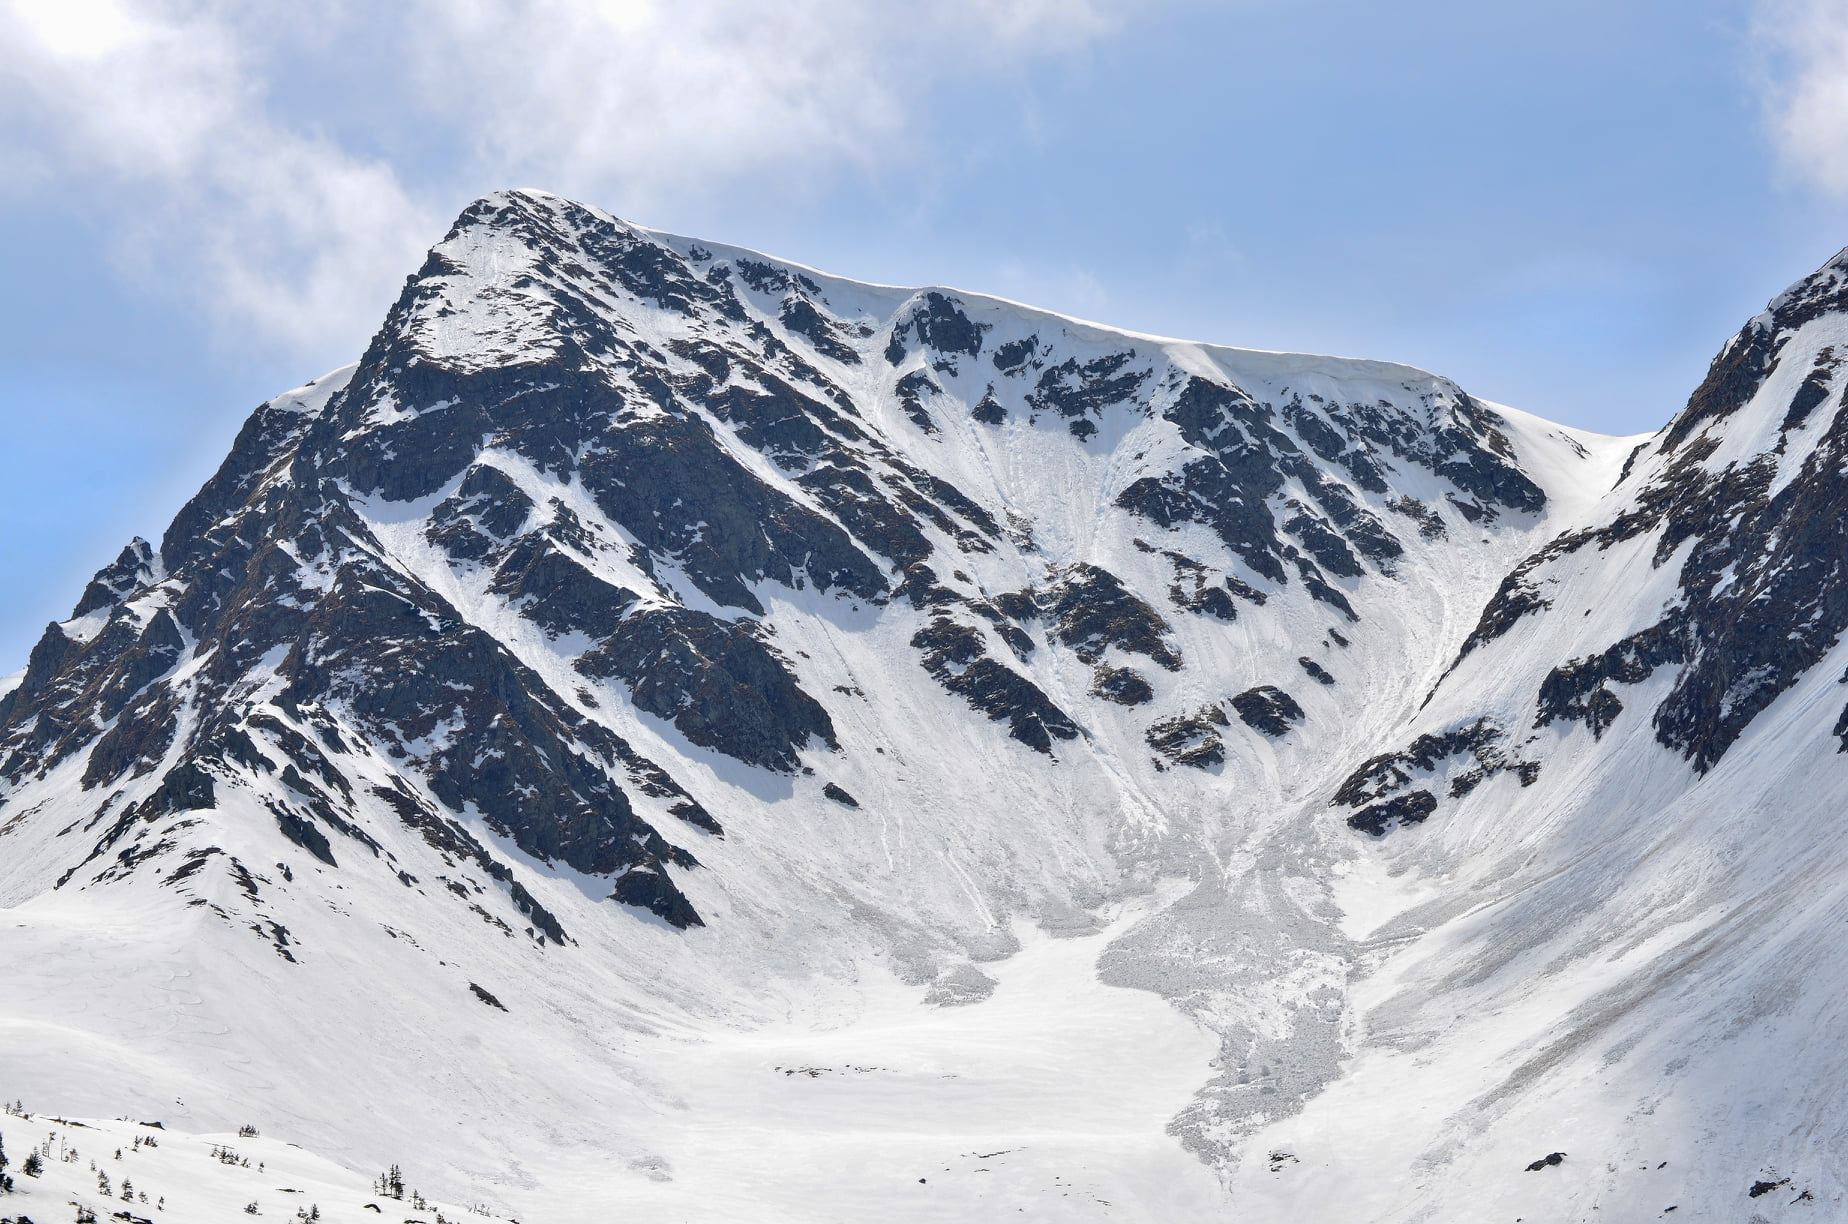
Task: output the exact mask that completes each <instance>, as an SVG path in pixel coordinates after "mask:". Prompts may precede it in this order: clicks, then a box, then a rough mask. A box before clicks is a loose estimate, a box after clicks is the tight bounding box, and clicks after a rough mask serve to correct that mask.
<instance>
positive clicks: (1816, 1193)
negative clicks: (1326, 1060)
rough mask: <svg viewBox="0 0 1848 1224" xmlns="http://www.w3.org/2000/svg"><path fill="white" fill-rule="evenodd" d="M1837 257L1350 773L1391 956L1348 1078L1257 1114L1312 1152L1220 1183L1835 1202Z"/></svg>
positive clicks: (1630, 462) (1543, 1199)
mask: <svg viewBox="0 0 1848 1224" xmlns="http://www.w3.org/2000/svg"><path fill="white" fill-rule="evenodd" d="M1844 268H1848V253H1845V254H1844V256H1838V257H1837V258H1836V259H1835V260H1834V261H1832V262H1831V263H1830V264H1829V265H1828V266H1826V267H1825V268H1823V269H1822V270H1821V271H1820V272H1818V273H1817V274H1816V275H1815V276H1813V277H1810V278H1808V279H1806V280H1805V281H1803V282H1800V283H1799V284H1798V285H1796V286H1795V287H1793V288H1792V289H1791V290H1789V291H1788V292H1786V293H1784V294H1782V295H1780V296H1779V297H1778V298H1777V299H1775V300H1774V301H1773V302H1772V303H1771V306H1770V307H1769V309H1767V311H1766V312H1765V313H1764V314H1762V315H1760V316H1758V317H1757V318H1755V319H1753V320H1752V321H1751V322H1749V323H1748V324H1747V325H1746V327H1745V329H1744V330H1743V331H1741V333H1740V334H1739V336H1738V337H1737V338H1735V339H1734V340H1733V341H1732V342H1731V343H1729V344H1728V345H1727V346H1726V348H1725V349H1724V350H1723V351H1722V352H1721V354H1720V356H1719V357H1718V358H1717V359H1716V360H1715V362H1714V364H1713V367H1712V370H1711V371H1710V373H1709V375H1708V377H1707V379H1706V380H1705V381H1704V382H1703V384H1702V385H1701V387H1700V388H1699V389H1698V390H1697V391H1696V392H1695V394H1694V396H1693V397H1692V399H1691V400H1690V402H1689V404H1688V407H1687V409H1686V410H1685V411H1684V412H1683V413H1682V414H1681V415H1680V416H1678V417H1677V418H1676V419H1675V420H1674V421H1673V422H1672V423H1671V424H1670V425H1669V426H1668V427H1667V428H1665V429H1664V430H1663V431H1662V432H1661V433H1659V434H1657V435H1655V436H1654V437H1652V438H1650V439H1647V440H1646V441H1644V442H1642V443H1641V444H1640V445H1638V446H1637V447H1636V448H1635V450H1634V451H1633V453H1632V454H1631V455H1630V456H1629V457H1628V458H1627V459H1626V460H1625V463H1624V467H1623V479H1622V480H1621V481H1619V482H1618V483H1617V485H1616V487H1615V488H1613V489H1612V490H1611V491H1610V492H1609V493H1608V494H1606V495H1605V496H1604V497H1603V498H1602V499H1601V500H1600V501H1599V502H1598V503H1597V504H1596V505H1594V506H1592V507H1591V508H1590V509H1589V510H1588V511H1587V512H1585V513H1584V514H1583V516H1582V518H1581V520H1580V521H1579V523H1578V524H1576V525H1572V526H1569V527H1568V528H1567V529H1566V530H1564V531H1563V532H1562V533H1561V534H1560V535H1558V536H1557V537H1556V538H1555V539H1554V540H1552V541H1551V542H1549V543H1548V544H1547V545H1546V546H1544V547H1543V548H1541V549H1539V550H1537V551H1536V552H1534V553H1533V554H1532V555H1530V556H1529V557H1528V558H1526V559H1524V560H1523V561H1522V562H1521V563H1520V564H1519V565H1517V566H1516V567H1514V569H1513V570H1512V571H1511V572H1510V573H1509V575H1508V576H1507V577H1506V579H1504V581H1503V582H1502V584H1501V586H1500V588H1499V589H1498V591H1497V592H1496V594H1495V596H1494V597H1493V598H1492V599H1491V600H1490V601H1489V603H1488V604H1487V606H1486V608H1485V610H1484V612H1483V614H1482V617H1481V619H1480V621H1479V623H1478V624H1477V626H1476V628H1475V629H1474V630H1473V631H1472V632H1471V634H1470V636H1469V638H1468V640H1467V641H1466V642H1465V644H1464V646H1463V648H1462V650H1461V651H1460V652H1459V655H1458V657H1457V659H1456V660H1455V662H1454V664H1453V665H1452V667H1451V668H1450V670H1449V671H1448V672H1447V674H1446V675H1445V677H1444V679H1443V680H1442V681H1441V683H1439V684H1437V685H1436V686H1435V687H1434V689H1433V691H1432V693H1431V696H1430V698H1429V700H1428V702H1427V703H1426V704H1425V705H1424V706H1423V708H1422V709H1421V710H1420V711H1419V713H1418V715H1417V716H1416V717H1415V718H1413V719H1411V720H1410V721H1409V722H1408V723H1407V725H1406V726H1405V728H1404V729H1403V730H1402V731H1401V732H1400V734H1399V737H1398V739H1397V741H1396V742H1394V743H1392V744H1390V745H1383V746H1382V748H1383V751H1382V754H1381V755H1379V756H1377V757H1375V758H1373V759H1371V760H1369V761H1367V762H1365V763H1364V764H1363V765H1362V766H1361V767H1360V768H1359V769H1356V770H1355V771H1354V772H1352V773H1351V774H1349V775H1348V776H1347V777H1346V778H1344V779H1343V780H1342V781H1341V782H1340V784H1339V786H1338V787H1337V788H1336V790H1335V795H1334V799H1335V810H1336V811H1337V812H1340V813H1343V814H1347V815H1348V821H1349V823H1350V824H1353V825H1355V826H1356V827H1358V828H1361V829H1364V830H1365V831H1367V832H1368V833H1370V834H1372V835H1374V836H1375V837H1377V841H1375V842H1374V843H1373V845H1372V846H1371V847H1370V848H1369V852H1368V853H1367V854H1366V855H1365V857H1363V858H1362V859H1361V860H1360V861H1359V862H1357V863H1355V864H1353V866H1352V868H1351V870H1350V874H1349V875H1348V876H1347V877H1346V878H1345V880H1344V881H1343V883H1342V884H1341V885H1340V887H1339V888H1338V890H1337V897H1338V900H1339V902H1340V904H1341V905H1342V906H1343V908H1344V910H1345V913H1346V919H1345V924H1344V925H1345V928H1346V929H1347V930H1348V931H1349V932H1350V933H1351V934H1352V935H1354V936H1356V937H1358V938H1359V939H1360V941H1361V942H1360V944H1359V946H1360V947H1363V948H1368V949H1371V951H1370V952H1368V953H1366V954H1364V955H1363V959H1368V960H1377V961H1378V964H1379V969H1378V971H1377V972H1376V973H1374V974H1373V975H1372V976H1371V977H1370V979H1369V980H1367V981H1366V983H1365V984H1364V985H1362V986H1361V987H1359V988H1358V990H1357V991H1356V993H1355V995H1354V996H1353V998H1352V1000H1351V1001H1352V1005H1353V1014H1354V1017H1355V1033H1354V1042H1353V1047H1352V1049H1353V1052H1354V1059H1353V1061H1352V1062H1351V1063H1350V1064H1349V1066H1348V1069H1347V1070H1346V1073H1345V1074H1344V1076H1343V1078H1342V1080H1341V1081H1340V1082H1339V1083H1338V1084H1335V1085H1334V1086H1332V1087H1331V1088H1330V1089H1329V1090H1328V1091H1327V1092H1326V1093H1325V1094H1323V1095H1322V1096H1320V1097H1318V1098H1317V1099H1315V1100H1314V1101H1312V1102H1311V1103H1310V1104H1309V1106H1308V1108H1307V1109H1306V1110H1305V1111H1304V1113H1303V1114H1301V1115H1300V1116H1299V1117H1296V1118H1293V1119H1290V1120H1288V1121H1286V1122H1283V1123H1280V1124H1279V1125H1277V1126H1275V1127H1272V1128H1270V1129H1268V1130H1266V1131H1265V1132H1263V1133H1262V1134H1261V1135H1260V1136H1258V1137H1256V1138H1255V1139H1254V1140H1253V1143H1254V1145H1255V1146H1266V1145H1268V1147H1267V1150H1268V1148H1278V1149H1282V1150H1288V1151H1290V1152H1291V1153H1292V1154H1293V1155H1294V1157H1295V1158H1296V1159H1295V1160H1294V1161H1292V1162H1290V1164H1289V1168H1288V1169H1287V1170H1285V1171H1281V1172H1277V1173H1275V1174H1273V1173H1272V1172H1269V1171H1261V1170H1260V1167H1259V1166H1256V1165H1254V1164H1253V1163H1251V1162H1249V1161H1247V1162H1246V1164H1245V1165H1244V1167H1243V1168H1242V1169H1241V1171H1240V1173H1239V1174H1238V1175H1237V1176H1236V1177H1235V1178H1234V1179H1233V1182H1232V1185H1233V1190H1234V1193H1235V1195H1236V1196H1239V1197H1243V1198H1245V1199H1246V1201H1247V1202H1248V1203H1255V1204H1262V1206H1261V1207H1259V1208H1257V1214H1258V1216H1259V1217H1260V1218H1266V1214H1267V1213H1269V1214H1274V1215H1278V1216H1285V1215H1287V1216H1289V1217H1290V1218H1296V1219H1312V1220H1313V1219H1331V1220H1332V1219H1339V1218H1366V1219H1376V1220H1412V1219H1430V1218H1444V1219H1449V1218H1463V1216H1464V1214H1465V1208H1464V1206H1463V1204H1466V1203H1473V1204H1475V1205H1476V1206H1475V1210H1476V1211H1478V1212H1479V1213H1480V1218H1493V1217H1495V1216H1496V1215H1498V1214H1505V1215H1506V1216H1507V1217H1508V1218H1514V1217H1516V1216H1520V1217H1524V1218H1528V1219H1551V1218H1567V1217H1571V1218H1578V1217H1579V1215H1580V1214H1582V1213H1585V1212H1588V1211H1590V1210H1592V1209H1594V1208H1595V1209H1598V1210H1599V1211H1600V1212H1601V1214H1603V1215H1604V1216H1606V1217H1608V1218H1621V1219H1640V1218H1645V1216H1646V1215H1647V1216H1651V1217H1653V1216H1654V1215H1657V1214H1660V1213H1662V1212H1663V1211H1664V1210H1665V1209H1667V1208H1671V1207H1678V1208H1679V1209H1682V1210H1693V1211H1695V1212H1701V1211H1705V1212H1708V1213H1710V1214H1713V1215H1714V1216H1715V1217H1716V1218H1717V1217H1727V1218H1752V1219H1775V1218H1781V1215H1780V1213H1782V1212H1784V1211H1785V1210H1786V1209H1791V1210H1816V1209H1819V1210H1821V1211H1822V1212H1823V1213H1824V1214H1829V1213H1831V1212H1839V1211H1840V1210H1841V1204H1842V1200H1843V1193H1844V1179H1845V1176H1848V1170H1845V1169H1844V1166H1843V1163H1842V1155H1841V1154H1842V1152H1843V1151H1845V1150H1848V1146H1845V1145H1848V1131H1844V1128H1843V1122H1842V1117H1841V1113H1840V1111H1839V1110H1838V1109H1835V1108H1834V1107H1833V1106H1832V1104H1831V1103H1829V1102H1828V1101H1827V1100H1826V1099H1825V1098H1826V1093H1824V1092H1822V1091H1820V1090H1819V1089H1818V1088H1817V1085H1820V1084H1824V1083H1828V1082H1831V1081H1832V1080H1834V1079H1836V1078H1838V1077H1839V1076H1840V1075H1841V1073H1842V1054H1841V1050H1842V1045H1841V1042H1840V1040H1839V1037H1840V1034H1841V1033H1842V1031H1843V1028H1844V1022H1845V1020H1848V1017H1845V1015H1844V1012H1843V1009H1842V1004H1841V990H1840V978H1839V974H1838V971H1837V970H1836V969H1835V968H1834V966H1835V964H1836V963H1837V962H1839V961H1840V959H1841V954H1842V951H1843V945H1842V938H1843V937H1842V933H1841V924H1842V920H1843V916H1844V914H1845V913H1848V894H1844V891H1843V889H1844V886H1843V884H1842V880H1843V879H1844V874H1843V872H1844V868H1845V867H1848V859H1845V858H1844V854H1845V853H1848V845H1845V844H1844V841H1843V837H1842V833H1841V831H1840V828H1839V821H1837V820H1836V819H1835V816H1834V813H1835V812H1836V811H1838V810H1839V808H1840V805H1841V803H1842V801H1843V799H1844V798H1845V797H1848V795H1845V792H1848V775H1844V772H1843V768H1842V765H1841V757H1840V752H1841V750H1842V747H1843V743H1844V741H1843V738H1842V736H1843V731H1844V728H1848V714H1843V713H1842V712H1841V707H1842V702H1843V696H1842V690H1841V685H1840V683H1839V681H1840V679H1841V677H1842V675H1843V674H1844V667H1845V666H1848V657H1844V656H1843V652H1842V649H1841V646H1840V637H1841V632H1842V629H1843V628H1844V626H1848V587H1845V586H1844V581H1843V580H1844V576H1845V575H1844V550H1843V545H1842V522H1843V514H1844V508H1845V507H1848V487H1844V485H1843V472H1844V470H1848V469H1845V468H1844V463H1843V460H1844V455H1843V437H1844V435H1843V431H1844V430H1845V429H1848V413H1844V411H1843V382H1842V380H1841V379H1840V378H1838V377H1837V373H1836V371H1837V369H1838V367H1839V364H1840V362H1839V360H1838V358H1837V357H1836V354H1837V353H1838V352H1843V351H1848V348H1844V345H1848V314H1845V313H1844V307H1845V306H1848V298H1845V297H1844V290H1843V283H1844ZM1530 774H1531V775H1532V777H1531V779H1530V777H1529V775H1530ZM1511 775H1512V776H1511ZM1530 780H1531V781H1532V783H1533V784H1532V785H1531V786H1524V785H1522V784H1524V783H1527V782H1529V781H1530ZM1412 821H1418V822H1422V823H1418V824H1416V826H1415V827H1406V826H1407V824H1408V822H1412ZM1388 1113H1396V1115H1397V1116H1398V1117H1399V1118H1400V1119H1401V1121H1400V1123H1399V1124H1398V1125H1395V1126H1392V1127H1380V1126H1376V1125H1373V1124H1372V1122H1371V1121H1369V1120H1377V1119H1378V1118H1380V1117H1382V1116H1383V1115H1385V1114H1388ZM1554 1151H1563V1152H1565V1153H1566V1156H1565V1158H1564V1159H1562V1160H1561V1161H1560V1162H1558V1163H1557V1164H1546V1165H1543V1166H1542V1167H1540V1168H1538V1169H1535V1170H1534V1171H1533V1172H1532V1173H1531V1174H1530V1173H1528V1172H1527V1171H1526V1169H1527V1166H1528V1165H1529V1164H1530V1163H1531V1162H1532V1161H1534V1160H1535V1159H1538V1158H1544V1157H1547V1156H1549V1155H1550V1154H1551V1153H1552V1152H1554ZM1382 1171H1396V1173H1397V1177H1396V1179H1390V1178H1384V1177H1382V1176H1381V1175H1380V1174H1381V1173H1382ZM1511 1171H1514V1172H1511ZM1337 1186H1339V1187H1342V1190H1341V1191H1340V1192H1336V1191H1335V1190H1334V1189H1333V1188H1334V1187H1337ZM1355 1187H1359V1189H1358V1190H1356V1189H1354V1188H1355Z"/></svg>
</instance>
